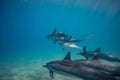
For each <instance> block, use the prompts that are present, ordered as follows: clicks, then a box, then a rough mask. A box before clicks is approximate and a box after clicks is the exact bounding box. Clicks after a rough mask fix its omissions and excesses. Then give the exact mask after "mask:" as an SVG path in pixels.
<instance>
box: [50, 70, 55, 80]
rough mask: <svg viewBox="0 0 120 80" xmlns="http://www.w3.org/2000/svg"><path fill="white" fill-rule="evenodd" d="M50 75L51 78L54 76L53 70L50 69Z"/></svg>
mask: <svg viewBox="0 0 120 80" xmlns="http://www.w3.org/2000/svg"><path fill="white" fill-rule="evenodd" d="M49 75H50V77H51V78H54V76H53V71H51V70H50V71H49Z"/></svg>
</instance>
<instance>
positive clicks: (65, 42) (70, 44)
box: [46, 28, 82, 50]
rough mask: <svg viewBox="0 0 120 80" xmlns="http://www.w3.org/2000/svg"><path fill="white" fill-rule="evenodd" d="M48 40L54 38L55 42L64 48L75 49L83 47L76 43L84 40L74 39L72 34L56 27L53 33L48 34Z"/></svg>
mask: <svg viewBox="0 0 120 80" xmlns="http://www.w3.org/2000/svg"><path fill="white" fill-rule="evenodd" d="M46 38H47V39H48V40H52V41H53V42H54V43H55V44H56V43H57V44H59V45H60V46H62V48H63V50H64V49H65V48H73V49H80V50H81V49H82V48H81V47H79V46H78V45H76V44H75V43H78V42H82V40H81V39H74V38H72V36H70V35H68V34H65V33H63V32H58V31H57V30H56V28H54V30H53V31H52V33H50V34H48V35H47V36H46Z"/></svg>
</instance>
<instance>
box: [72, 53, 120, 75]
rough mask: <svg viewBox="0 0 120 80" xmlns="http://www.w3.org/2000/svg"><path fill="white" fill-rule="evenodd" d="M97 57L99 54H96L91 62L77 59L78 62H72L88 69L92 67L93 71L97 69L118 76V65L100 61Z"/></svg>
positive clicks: (119, 73)
mask: <svg viewBox="0 0 120 80" xmlns="http://www.w3.org/2000/svg"><path fill="white" fill-rule="evenodd" d="M99 56H100V54H99V53H98V52H96V55H95V56H94V57H93V58H92V59H91V60H79V59H78V60H74V62H76V63H78V64H82V65H85V66H88V67H92V68H95V69H99V70H102V71H106V72H109V73H111V74H114V75H116V76H120V65H115V64H111V63H107V62H103V61H100V60H99Z"/></svg>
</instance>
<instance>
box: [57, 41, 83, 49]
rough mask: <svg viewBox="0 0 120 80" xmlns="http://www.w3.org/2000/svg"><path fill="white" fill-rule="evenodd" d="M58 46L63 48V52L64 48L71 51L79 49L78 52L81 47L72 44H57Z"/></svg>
mask: <svg viewBox="0 0 120 80" xmlns="http://www.w3.org/2000/svg"><path fill="white" fill-rule="evenodd" d="M58 44H59V45H61V46H62V47H63V50H64V49H65V48H72V49H80V50H82V48H81V47H79V46H77V45H76V44H74V43H64V42H59V43H58Z"/></svg>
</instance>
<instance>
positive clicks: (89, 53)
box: [78, 46, 120, 62]
mask: <svg viewBox="0 0 120 80" xmlns="http://www.w3.org/2000/svg"><path fill="white" fill-rule="evenodd" d="M86 48H87V46H84V47H83V52H81V53H79V54H78V55H82V56H85V57H88V58H89V57H93V56H95V55H96V54H95V53H96V52H99V57H100V58H101V59H104V60H108V61H112V62H120V58H119V57H115V56H112V55H109V54H105V53H102V52H101V51H100V48H98V49H96V50H95V51H86Z"/></svg>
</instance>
